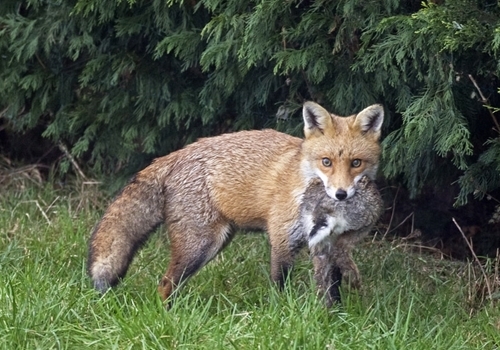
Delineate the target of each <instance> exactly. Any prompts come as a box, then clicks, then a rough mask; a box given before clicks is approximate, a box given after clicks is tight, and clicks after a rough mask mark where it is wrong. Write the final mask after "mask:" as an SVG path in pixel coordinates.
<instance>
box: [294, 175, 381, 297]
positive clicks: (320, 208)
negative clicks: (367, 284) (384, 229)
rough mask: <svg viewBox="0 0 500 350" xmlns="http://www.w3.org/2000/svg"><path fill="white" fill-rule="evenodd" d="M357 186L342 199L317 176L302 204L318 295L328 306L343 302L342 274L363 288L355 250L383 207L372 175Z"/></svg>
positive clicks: (351, 284) (363, 178)
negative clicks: (325, 186)
mask: <svg viewBox="0 0 500 350" xmlns="http://www.w3.org/2000/svg"><path fill="white" fill-rule="evenodd" d="M355 188H356V192H355V193H354V195H353V196H352V197H350V198H348V199H346V200H343V201H338V200H334V199H332V198H330V197H328V196H327V195H326V192H325V190H324V187H323V184H322V182H321V181H320V180H319V179H314V180H312V181H311V182H310V184H309V186H308V187H307V188H306V191H305V192H304V196H303V201H302V204H301V207H300V212H301V218H302V222H303V225H304V227H303V229H302V232H303V234H304V235H305V236H304V238H305V239H306V240H307V244H308V246H309V249H310V255H311V257H312V260H313V266H314V279H315V281H316V286H317V289H318V294H320V295H321V296H323V297H324V298H325V302H326V305H327V306H331V305H332V304H333V303H334V302H340V289H339V288H340V284H341V282H342V277H345V279H347V281H348V282H349V285H350V287H351V288H353V289H359V288H360V286H361V277H360V273H359V269H358V267H357V265H356V263H355V262H354V260H353V258H352V254H351V251H352V249H353V248H354V246H355V244H356V243H358V242H359V241H361V240H362V239H363V238H364V237H366V236H367V235H368V234H369V233H370V232H371V230H372V228H373V227H374V225H375V224H376V222H377V221H378V220H379V218H380V215H381V214H382V210H383V200H382V197H381V195H380V192H379V191H378V188H377V186H376V184H375V183H374V182H373V181H372V180H371V179H370V178H369V177H368V176H363V177H362V178H361V179H360V180H359V181H358V182H357V183H356V185H355Z"/></svg>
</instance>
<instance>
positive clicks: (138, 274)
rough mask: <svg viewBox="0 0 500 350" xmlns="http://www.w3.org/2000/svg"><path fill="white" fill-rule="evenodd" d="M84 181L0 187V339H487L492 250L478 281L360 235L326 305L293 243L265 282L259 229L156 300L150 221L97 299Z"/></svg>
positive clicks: (288, 345)
mask: <svg viewBox="0 0 500 350" xmlns="http://www.w3.org/2000/svg"><path fill="white" fill-rule="evenodd" d="M92 188H93V186H92V185H90V186H83V187H82V189H80V188H78V190H75V191H72V192H69V191H67V190H66V191H62V190H56V189H53V188H52V187H50V186H45V187H42V188H37V187H35V186H28V188H24V189H23V190H22V191H20V190H9V191H5V190H2V189H0V191H1V194H0V271H1V273H0V348H1V349H37V348H38V349H49V348H61V349H78V348H93V349H142V348H144V349H222V348H224V349H226V348H228V349H231V348H235V349H418V350H421V349H499V348H500V307H499V305H498V303H497V305H495V304H494V302H492V301H490V300H487V299H485V297H484V295H485V294H486V281H487V280H488V281H489V288H490V290H491V293H493V294H494V293H497V294H494V297H496V298H498V290H499V286H498V284H500V281H498V270H497V271H495V266H496V268H497V269H498V261H497V262H496V263H495V261H490V262H489V265H488V266H486V267H487V271H486V273H487V274H488V279H485V278H484V276H483V275H482V274H481V273H480V272H479V271H478V269H477V268H474V266H473V264H464V263H457V262H450V261H444V260H438V259H435V258H433V257H432V256H430V255H428V254H420V253H418V252H412V251H411V249H410V247H409V246H408V245H405V244H403V243H402V242H386V241H375V242H371V241H367V242H365V243H363V244H362V245H361V246H360V247H359V249H358V250H357V252H356V260H357V261H358V263H359V267H360V270H361V273H362V275H363V278H364V285H363V288H362V290H361V291H360V292H359V293H355V292H350V291H348V290H345V289H344V290H343V294H344V303H343V305H342V307H336V308H333V309H331V310H326V309H325V308H324V307H323V305H322V303H321V302H320V301H318V300H317V299H316V297H315V292H314V284H313V283H312V282H311V263H310V261H309V260H308V257H307V253H306V252H304V254H303V255H302V256H301V257H300V259H299V261H298V262H297V265H296V268H295V270H294V275H293V278H292V280H291V281H290V283H289V285H288V286H287V288H286V290H285V291H284V292H282V293H280V292H278V291H277V290H276V289H275V288H274V287H273V286H272V285H271V283H270V282H269V272H268V267H269V247H268V243H267V240H266V237H265V235H264V234H247V235H238V236H237V237H236V238H235V239H234V241H233V242H232V243H231V244H230V245H229V247H228V249H226V250H225V251H224V252H223V253H222V254H220V255H219V256H218V257H217V258H216V260H214V261H213V262H211V263H210V264H209V265H208V266H206V267H205V268H204V269H203V270H202V271H201V272H200V273H199V274H197V275H196V276H195V277H194V278H192V279H191V280H190V282H189V283H188V284H187V285H186V286H185V287H184V288H183V289H182V292H181V293H180V295H179V297H178V298H177V299H176V302H175V304H174V307H173V308H172V309H171V310H170V311H165V310H164V309H163V307H162V305H161V303H160V301H159V299H158V296H157V294H156V284H157V281H158V280H159V277H160V276H161V274H162V273H163V272H164V269H165V268H166V265H167V262H168V249H167V246H168V242H167V239H166V238H165V237H164V236H163V232H162V231H161V230H160V232H159V233H157V234H155V235H154V236H153V238H152V239H151V240H150V241H149V242H148V244H147V245H146V246H145V247H144V249H142V250H141V251H140V252H139V253H138V255H137V256H136V259H135V260H134V263H133V264H132V267H131V269H130V271H129V273H128V275H127V277H126V279H125V280H124V281H123V283H122V284H121V285H120V286H119V287H118V288H116V289H115V290H113V291H111V292H109V293H107V294H105V295H104V296H101V295H99V294H97V293H96V292H94V291H93V290H92V289H91V286H90V282H89V279H88V278H87V276H86V271H85V260H86V254H87V240H88V238H89V235H90V231H91V229H92V227H93V225H94V224H95V223H96V222H97V221H98V219H99V216H100V214H101V213H102V209H103V205H102V203H104V201H103V200H101V199H99V194H98V193H97V192H96V191H95V190H92ZM96 207H97V208H99V209H96ZM495 274H496V275H495Z"/></svg>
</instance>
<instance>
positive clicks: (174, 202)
mask: <svg viewBox="0 0 500 350" xmlns="http://www.w3.org/2000/svg"><path fill="white" fill-rule="evenodd" d="M302 117H303V122H304V129H303V130H304V137H303V138H300V137H295V136H291V135H289V134H286V133H282V132H278V131H276V130H273V129H263V130H249V131H248V130H247V131H238V132H233V133H226V134H221V135H218V136H213V137H206V138H201V139H199V140H198V141H196V142H194V143H191V144H189V145H187V146H185V147H184V148H182V149H179V150H177V151H174V152H172V153H170V154H168V155H166V156H163V157H159V158H156V159H154V160H153V161H152V163H151V164H150V165H149V166H147V167H146V168H144V169H143V170H141V171H139V172H138V173H137V174H136V175H135V176H133V177H132V179H131V180H130V182H129V183H128V184H127V185H126V186H125V187H124V188H123V189H122V190H121V192H120V193H119V194H118V195H117V196H116V197H115V199H114V200H113V201H112V202H111V204H110V205H109V206H108V207H107V209H106V210H105V212H104V215H103V217H102V218H101V220H100V221H99V222H98V223H97V225H96V227H95V229H94V230H93V232H92V234H91V236H90V240H89V249H88V259H87V271H88V274H89V276H90V278H91V280H92V283H93V286H94V288H95V289H96V290H97V291H99V292H101V293H104V292H106V291H107V290H108V289H109V288H111V287H114V286H116V285H117V284H118V283H119V282H120V280H122V279H123V278H124V277H125V275H126V273H127V270H128V267H129V265H130V263H131V261H132V259H133V257H134V255H135V253H136V252H137V250H138V249H139V248H140V247H141V246H142V245H143V244H144V243H145V242H146V240H147V239H148V238H149V236H150V235H151V233H152V232H153V231H155V230H156V228H157V227H158V226H159V225H161V224H165V226H166V228H167V234H168V238H169V246H170V260H169V264H168V267H167V270H166V272H165V274H164V275H163V277H162V278H161V279H160V282H159V286H158V292H159V295H160V297H161V299H162V300H163V301H164V302H165V304H166V305H167V307H168V305H169V304H170V303H171V302H172V300H173V297H174V294H175V292H176V291H177V290H178V287H179V286H180V285H181V284H183V283H184V282H186V281H187V280H188V279H189V278H190V277H191V276H192V275H194V274H195V273H196V272H197V271H198V270H199V269H201V268H202V267H203V266H205V265H206V264H207V263H208V262H209V261H211V260H212V259H213V258H214V257H215V256H216V255H217V253H219V252H220V251H221V250H222V249H223V248H225V247H226V246H227V245H228V244H229V242H230V241H231V239H232V238H233V237H234V234H235V232H236V229H251V230H263V231H267V234H268V240H269V243H270V250H271V258H270V260H271V261H270V265H271V266H270V270H271V271H270V276H271V279H272V280H273V281H274V282H275V284H276V285H277V286H278V287H279V288H280V289H281V288H283V287H284V284H285V281H286V278H287V276H288V275H289V272H290V270H291V267H292V265H293V262H294V259H295V257H296V255H297V253H298V251H299V250H300V249H301V248H302V247H303V246H304V244H305V242H306V241H307V238H304V236H305V234H304V228H305V227H306V228H307V227H313V226H314V225H313V223H311V222H309V223H304V220H302V218H301V205H302V203H303V201H304V193H305V192H306V189H307V187H308V186H309V185H310V183H311V182H312V181H313V180H315V179H319V180H320V181H321V183H322V186H323V190H324V192H325V193H326V194H327V196H328V197H330V198H331V199H332V200H334V201H345V200H347V199H349V198H351V197H353V195H354V194H355V192H356V184H357V183H358V182H359V181H360V179H361V178H362V177H363V176H368V177H369V178H370V179H374V178H375V175H376V172H377V168H378V164H379V158H380V152H381V149H380V142H379V139H380V135H381V126H382V123H383V117H384V109H383V107H382V105H379V104H375V105H371V106H368V107H366V108H365V109H363V110H362V111H360V112H359V113H357V114H354V115H351V116H348V117H341V116H338V115H335V114H333V113H330V112H328V111H327V110H326V109H325V108H324V107H322V106H321V105H319V104H317V103H315V102H312V101H308V102H305V103H304V104H303V107H302ZM323 236H325V235H323ZM318 237H319V236H318ZM315 243H320V242H319V240H318V239H316V240H315ZM313 246H314V245H313ZM330 287H331V286H327V289H328V288H330Z"/></svg>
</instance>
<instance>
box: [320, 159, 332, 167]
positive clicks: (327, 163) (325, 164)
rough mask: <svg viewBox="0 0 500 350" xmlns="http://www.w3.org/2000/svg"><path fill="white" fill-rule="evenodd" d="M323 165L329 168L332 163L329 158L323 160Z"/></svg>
mask: <svg viewBox="0 0 500 350" xmlns="http://www.w3.org/2000/svg"><path fill="white" fill-rule="evenodd" d="M321 163H322V164H323V166H324V167H327V168H329V167H331V166H332V161H331V160H330V159H329V158H323V159H321Z"/></svg>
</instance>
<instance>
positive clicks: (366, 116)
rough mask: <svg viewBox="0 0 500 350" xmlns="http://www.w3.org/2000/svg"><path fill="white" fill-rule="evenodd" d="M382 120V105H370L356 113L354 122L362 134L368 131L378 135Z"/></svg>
mask: <svg viewBox="0 0 500 350" xmlns="http://www.w3.org/2000/svg"><path fill="white" fill-rule="evenodd" d="M383 121H384V107H382V105H372V106H369V107H366V108H365V109H363V110H362V111H361V112H359V113H358V114H357V115H356V119H355V124H356V125H358V127H359V128H360V129H361V132H362V133H363V134H365V133H368V132H370V133H373V134H374V135H375V136H377V137H379V136H380V129H382V122H383Z"/></svg>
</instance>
